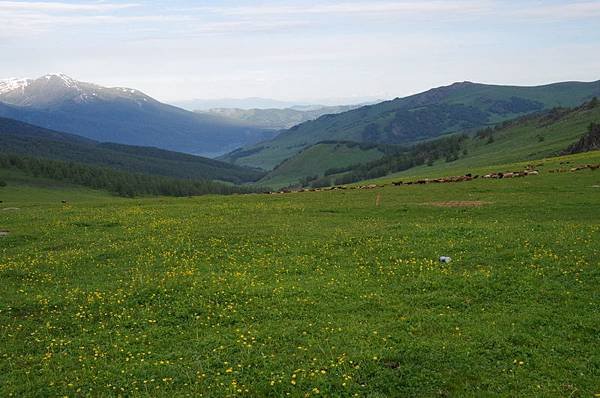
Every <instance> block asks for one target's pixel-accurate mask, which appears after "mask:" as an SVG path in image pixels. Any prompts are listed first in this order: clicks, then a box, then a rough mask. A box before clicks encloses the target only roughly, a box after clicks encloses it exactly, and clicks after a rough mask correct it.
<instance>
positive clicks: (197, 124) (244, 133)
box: [0, 74, 274, 156]
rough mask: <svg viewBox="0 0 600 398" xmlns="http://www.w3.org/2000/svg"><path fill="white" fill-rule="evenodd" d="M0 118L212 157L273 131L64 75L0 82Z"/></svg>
mask: <svg viewBox="0 0 600 398" xmlns="http://www.w3.org/2000/svg"><path fill="white" fill-rule="evenodd" d="M0 116H3V117H8V118H13V119H17V120H21V121H25V122H28V123H32V124H35V125H38V126H42V127H46V128H50V129H54V130H59V131H63V132H68V133H72V134H77V135H81V136H84V137H87V138H90V139H94V140H97V141H101V142H115V143H122V144H129V145H143V146H155V147H159V148H163V149H169V150H174V151H180V152H186V153H193V154H200V155H205V156H216V155H219V154H223V153H225V152H228V151H231V150H233V149H235V148H237V147H240V146H243V145H251V144H253V143H256V142H259V141H262V140H265V139H268V138H272V137H273V136H274V133H273V132H269V131H264V130H263V129H260V128H256V127H254V126H251V125H247V124H243V123H238V122H234V121H232V120H227V119H223V118H220V117H217V116H213V115H202V114H196V113H193V112H189V111H186V110H183V109H180V108H177V107H174V106H172V105H167V104H164V103H161V102H159V101H157V100H155V99H153V98H151V97H149V96H148V95H146V94H144V93H142V92H140V91H138V90H135V89H130V88H107V87H102V86H99V85H96V84H92V83H85V82H80V81H77V80H74V79H72V78H70V77H68V76H66V75H64V74H51V75H46V76H43V77H41V78H38V79H8V80H3V81H1V82H0Z"/></svg>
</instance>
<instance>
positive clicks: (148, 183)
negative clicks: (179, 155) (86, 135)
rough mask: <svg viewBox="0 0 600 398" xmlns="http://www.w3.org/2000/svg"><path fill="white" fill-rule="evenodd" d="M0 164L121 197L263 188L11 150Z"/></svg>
mask: <svg viewBox="0 0 600 398" xmlns="http://www.w3.org/2000/svg"><path fill="white" fill-rule="evenodd" d="M0 168H3V169H12V170H18V171H21V172H23V173H25V174H27V175H30V176H33V177H41V178H49V179H53V180H58V181H64V182H68V183H72V184H76V185H82V186H85V187H89V188H93V189H101V190H106V191H109V192H111V193H113V194H115V195H118V196H123V197H136V196H150V195H164V196H196V195H206V194H218V195H231V194H241V193H254V192H263V191H264V189H262V188H258V187H243V186H235V185H227V184H224V183H219V182H214V181H210V180H184V179H176V178H170V177H162V176H152V175H145V174H134V173H126V172H122V171H116V170H113V169H109V168H103V167H92V166H87V165H83V164H79V163H74V162H64V161H59V160H48V159H39V158H32V157H27V156H20V155H12V154H0Z"/></svg>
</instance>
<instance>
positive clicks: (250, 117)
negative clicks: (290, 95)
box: [196, 104, 366, 130]
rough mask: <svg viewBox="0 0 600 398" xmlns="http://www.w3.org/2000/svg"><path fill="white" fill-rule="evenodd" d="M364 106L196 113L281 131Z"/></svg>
mask: <svg viewBox="0 0 600 398" xmlns="http://www.w3.org/2000/svg"><path fill="white" fill-rule="evenodd" d="M363 105H366V104H359V105H339V106H320V105H311V106H295V107H292V108H284V109H258V108H255V109H241V108H214V109H209V110H208V111H196V112H198V113H204V114H209V115H215V116H219V117H223V118H226V119H230V120H231V121H232V123H246V124H249V125H252V126H255V127H258V128H264V129H273V130H283V129H289V128H291V127H293V126H295V125H297V124H300V123H304V122H307V121H309V120H314V119H316V118H318V117H320V116H323V115H329V114H335V113H342V112H346V111H349V110H352V109H356V108H360V107H361V106H363Z"/></svg>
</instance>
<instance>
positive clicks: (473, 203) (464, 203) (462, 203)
mask: <svg viewBox="0 0 600 398" xmlns="http://www.w3.org/2000/svg"><path fill="white" fill-rule="evenodd" d="M424 204H425V205H429V206H435V207H480V206H485V205H490V204H492V202H485V201H482V200H455V201H450V202H429V203H424Z"/></svg>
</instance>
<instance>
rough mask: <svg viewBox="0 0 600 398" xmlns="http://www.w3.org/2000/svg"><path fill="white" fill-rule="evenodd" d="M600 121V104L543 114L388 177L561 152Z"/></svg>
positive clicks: (443, 171)
mask: <svg viewBox="0 0 600 398" xmlns="http://www.w3.org/2000/svg"><path fill="white" fill-rule="evenodd" d="M599 121H600V107H596V108H594V109H591V110H580V111H576V112H574V113H571V114H569V115H567V116H566V117H564V118H562V119H560V120H558V121H557V122H555V123H551V124H548V123H547V122H546V121H544V119H543V118H542V119H533V120H530V121H528V122H525V123H522V124H519V125H517V126H514V127H509V128H507V129H504V130H500V131H498V132H496V133H494V142H493V143H490V144H488V143H487V140H486V139H477V138H474V139H472V140H469V141H468V142H467V146H466V148H467V151H468V153H467V155H466V156H464V157H462V158H461V159H459V160H456V161H454V162H450V163H446V162H444V160H440V161H438V162H436V163H435V164H434V165H433V166H419V167H415V168H412V169H410V170H406V171H403V172H400V173H396V174H394V175H390V176H388V177H385V178H384V179H385V180H387V179H389V178H395V177H400V176H441V175H453V174H456V173H460V172H462V171H464V170H468V169H470V168H473V167H483V166H493V165H501V164H506V163H512V162H519V161H527V160H534V159H541V158H544V157H547V156H553V155H557V154H558V153H560V152H561V151H562V150H564V149H566V148H567V147H568V146H569V145H571V144H572V143H574V142H576V141H577V140H578V139H579V138H580V137H581V136H582V135H584V134H585V133H586V131H587V128H588V126H589V124H590V123H592V122H599ZM538 136H542V137H544V140H543V141H541V142H540V141H539V139H538ZM492 169H493V167H492Z"/></svg>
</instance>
